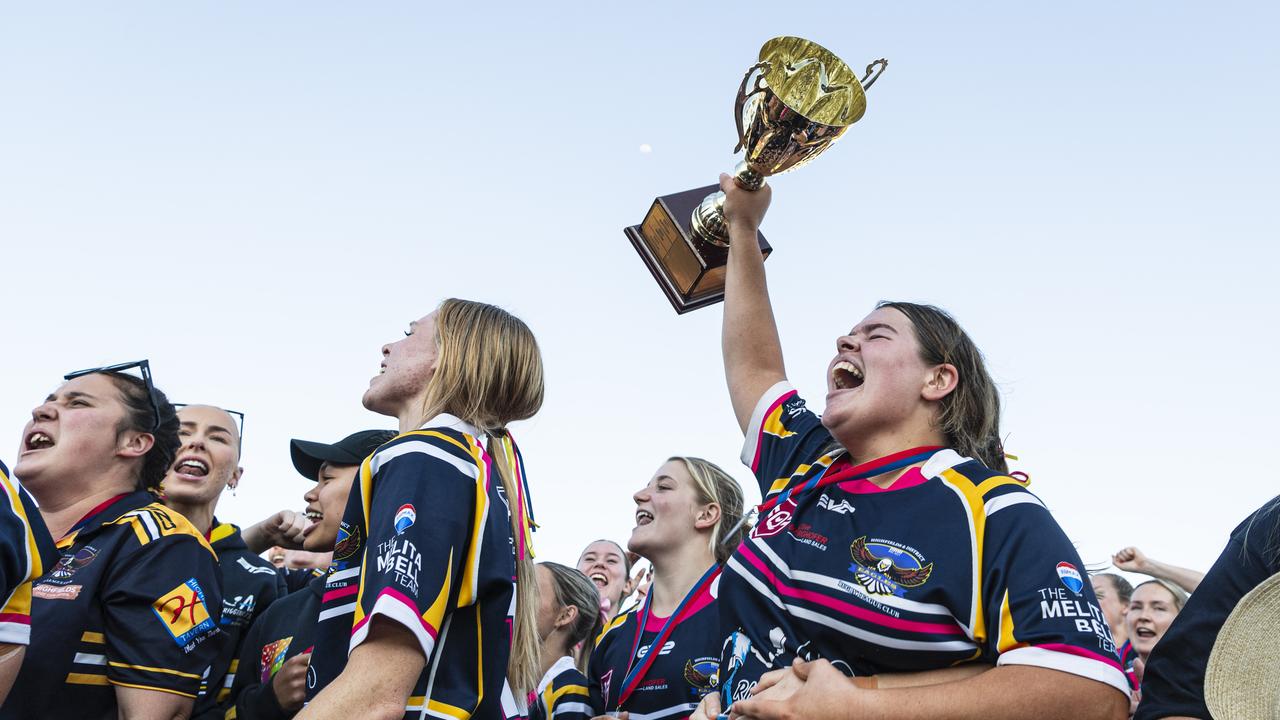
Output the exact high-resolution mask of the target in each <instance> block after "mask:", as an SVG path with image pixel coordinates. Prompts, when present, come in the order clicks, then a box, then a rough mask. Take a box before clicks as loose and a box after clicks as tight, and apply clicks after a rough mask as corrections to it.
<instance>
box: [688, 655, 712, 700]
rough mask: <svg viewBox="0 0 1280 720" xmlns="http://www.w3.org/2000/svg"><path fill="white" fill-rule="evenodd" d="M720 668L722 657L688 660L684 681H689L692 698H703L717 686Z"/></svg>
mask: <svg viewBox="0 0 1280 720" xmlns="http://www.w3.org/2000/svg"><path fill="white" fill-rule="evenodd" d="M719 670H720V658H713V657H700V658H696V659H693V660H686V661H685V663H684V681H685V682H687V683H689V688H690V690H689V692H690V695H691V696H692V697H691V698H690V699H692V700H701V699H702V696H703V695H706V694H707V693H709V692H711V691H712V690H714V689H715V687H716V674H717V673H718V672H719Z"/></svg>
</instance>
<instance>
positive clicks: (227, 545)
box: [207, 517, 248, 550]
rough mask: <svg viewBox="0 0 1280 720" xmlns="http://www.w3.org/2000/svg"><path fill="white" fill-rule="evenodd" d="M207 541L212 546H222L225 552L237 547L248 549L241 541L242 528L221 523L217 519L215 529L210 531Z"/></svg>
mask: <svg viewBox="0 0 1280 720" xmlns="http://www.w3.org/2000/svg"><path fill="white" fill-rule="evenodd" d="M207 539H208V541H209V544H210V545H213V546H215V547H217V546H221V547H222V549H224V550H230V549H232V548H235V547H246V548H247V547H248V546H247V545H245V544H244V541H243V540H241V539H240V528H238V527H236V526H235V525H232V524H231V523H220V522H218V518H216V517H215V518H214V519H213V529H212V530H210V531H209V535H208V538H207Z"/></svg>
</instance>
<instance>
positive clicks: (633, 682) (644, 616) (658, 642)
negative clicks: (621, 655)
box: [617, 564, 721, 710]
mask: <svg viewBox="0 0 1280 720" xmlns="http://www.w3.org/2000/svg"><path fill="white" fill-rule="evenodd" d="M720 570H721V566H720V565H719V564H716V565H712V566H711V567H710V568H708V569H707V571H706V572H705V573H703V574H702V577H701V578H700V579H699V580H698V582H696V583H694V585H693V589H692V590H690V591H689V594H688V595H685V596H684V599H683V600H681V601H680V604H679V605H677V606H676V609H675V611H673V612H672V613H671V616H670V617H668V618H667V621H666V622H664V623H663V624H662V629H661V630H659V631H658V635H657V636H656V637H655V638H654V639H653V642H651V643H649V652H648V653H646V654H645V658H644V660H643V661H641V662H640V664H638V665H637V664H635V663H636V652H637V651H639V650H640V638H642V637H644V629H645V626H646V625H648V624H649V606H650V604H651V603H652V601H653V593H652V592H650V594H649V596H648V597H646V598H645V599H644V608H643V609H642V610H641V611H640V615H639V620H640V624H639V626H638V627H637V628H636V637H635V640H633V641H632V642H631V655H629V656H628V657H629V658H630V660H628V662H627V675H626V677H625V678H623V680H622V691H621V692H620V693H619V695H618V706H617V710H622V704H623V703H625V702H626V701H627V698H629V697H631V693H633V692H635V689H636V688H637V687H639V686H640V681H641V680H643V679H644V675H645V673H647V672H649V668H650V667H651V666H652V665H653V662H654V661H655V660H657V659H658V656H659V655H661V654H662V647H663V646H664V645H666V644H667V640H668V639H669V638H670V637H671V633H673V632H675V629H676V623H678V622H679V621H680V619H681V618H680V616H681V615H683V614H684V612H685V611H686V610H687V609H688V608H689V606H690V605H692V604H693V602H694V600H695V599H696V598H698V597H700V596H701V595H702V593H703V592H704V591H706V590H707V588H709V587H710V586H711V583H712V582H713V581H714V580H715V579H716V578H717V577H719V576H720Z"/></svg>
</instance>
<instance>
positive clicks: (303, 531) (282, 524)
mask: <svg viewBox="0 0 1280 720" xmlns="http://www.w3.org/2000/svg"><path fill="white" fill-rule="evenodd" d="M314 527H315V523H313V522H311V521H309V520H307V518H306V516H305V515H303V514H302V513H300V512H294V511H293V510H281V511H279V512H277V513H276V514H274V515H272V516H271V517H269V518H267V519H266V520H263V521H261V522H258V523H254V524H253V525H250V526H249V527H247V528H245V529H244V530H243V531H242V533H241V535H242V536H243V538H244V543H245V545H248V546H249V550H250V551H251V552H255V553H260V552H265V551H266V550H267V548H270V547H271V546H272V545H279V546H280V547H282V548H287V549H289V550H302V549H303V547H302V541H303V540H304V539H305V538H306V537H307V534H308V533H310V532H311V530H312V529H313V528H314Z"/></svg>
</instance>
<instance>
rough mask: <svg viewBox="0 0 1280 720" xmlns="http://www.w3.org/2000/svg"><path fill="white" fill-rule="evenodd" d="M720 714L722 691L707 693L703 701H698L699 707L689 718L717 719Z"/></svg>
mask: <svg viewBox="0 0 1280 720" xmlns="http://www.w3.org/2000/svg"><path fill="white" fill-rule="evenodd" d="M719 716H720V693H714V692H713V693H707V694H706V695H703V696H702V702H700V703H698V709H697V710H694V711H693V714H692V715H690V716H689V720H716V718H717V717H719Z"/></svg>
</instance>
